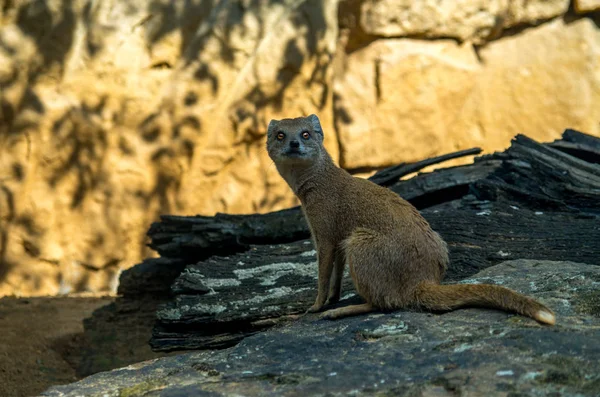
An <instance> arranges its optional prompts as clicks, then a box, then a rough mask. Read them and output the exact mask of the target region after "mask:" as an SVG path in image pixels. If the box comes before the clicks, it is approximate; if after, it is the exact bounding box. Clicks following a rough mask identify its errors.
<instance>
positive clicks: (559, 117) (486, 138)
mask: <svg viewBox="0 0 600 397" xmlns="http://www.w3.org/2000/svg"><path fill="white" fill-rule="evenodd" d="M418 3H419V4H421V5H420V6H417V5H413V4H412V3H410V4H409V2H406V1H402V2H391V1H380V2H375V1H367V0H352V1H343V2H341V3H340V6H339V7H338V2H337V1H335V0H331V1H329V0H328V1H317V0H285V1H273V0H264V1H255V0H243V1H233V0H225V1H219V2H217V1H215V0H191V1H185V2H173V1H167V0H152V1H150V2H136V1H108V2H107V1H100V2H97V1H91V0H77V1H73V0H48V1H25V0H18V1H2V2H0V295H5V294H11V293H16V294H46V293H49V294H55V293H66V292H70V291H109V290H110V291H115V289H116V284H117V280H118V276H119V274H120V272H121V271H122V270H123V269H125V268H128V267H129V266H131V265H133V264H134V263H138V262H139V261H140V260H141V259H142V258H144V257H146V256H148V255H150V254H151V253H150V252H149V251H148V250H147V249H146V247H145V246H144V242H145V238H144V235H143V233H144V231H145V230H147V227H148V225H149V224H150V223H151V222H152V221H153V220H155V219H156V218H157V216H158V215H159V214H165V213H170V214H181V215H189V214H198V213H200V214H203V215H212V214H214V213H215V212H228V213H254V212H268V211H272V210H278V209H282V208H286V207H289V206H291V205H293V204H294V203H296V201H295V199H294V197H293V195H292V193H291V192H290V191H289V189H288V188H287V186H286V185H285V183H284V182H283V180H282V179H281V178H280V177H279V176H278V175H277V173H276V171H275V167H274V166H273V165H272V163H271V161H270V160H269V159H268V157H267V155H266V153H265V151H264V132H265V126H266V124H267V123H268V121H269V119H270V118H273V117H274V118H280V117H286V116H296V115H298V114H308V113H312V112H315V113H317V114H318V115H319V116H320V118H321V121H322V123H323V124H324V127H325V130H326V139H327V142H326V145H327V146H328V149H329V150H330V151H331V152H332V153H333V155H334V157H337V153H338V151H339V149H341V151H342V155H343V156H342V158H341V160H342V161H341V163H342V165H343V166H345V167H349V168H353V169H357V170H361V169H369V168H373V167H375V168H377V167H383V166H386V165H390V164H395V163H398V162H401V161H414V160H416V159H421V158H425V157H428V156H430V155H436V154H441V153H446V152H449V151H453V150H455V149H461V148H466V147H473V146H477V145H480V146H482V147H483V148H484V149H485V150H486V151H490V150H496V149H501V148H502V147H505V146H507V145H508V142H509V139H510V137H512V136H514V135H515V134H516V133H526V134H528V135H530V136H532V137H534V138H537V139H546V138H555V137H558V135H559V134H560V132H561V131H562V130H563V129H565V128H568V127H573V128H578V129H581V130H584V131H586V132H588V133H591V134H594V135H598V134H600V129H599V128H600V127H599V126H598V123H597V121H598V119H599V115H598V112H599V110H598V109H600V107H599V106H597V104H598V102H599V99H598V90H599V87H600V83H599V82H598V76H597V72H596V71H597V70H598V56H597V53H598V51H599V49H598V42H599V39H598V35H599V33H598V32H599V29H598V27H597V24H595V23H594V21H595V20H596V19H597V16H596V15H595V14H575V13H573V12H572V11H566V10H567V5H568V2H567V1H565V0H547V1H541V0H535V1H533V0H530V1H508V0H494V1H490V2H481V1H475V2H467V1H463V0H455V1H450V0H444V1H441V2H436V4H437V3H439V6H440V7H439V8H438V7H436V8H432V7H431V4H433V3H434V2H430V1H424V2H418ZM591 3H592V2H590V1H585V2H584V1H577V2H576V3H575V7H574V8H575V9H576V10H578V11H579V12H584V11H585V10H590V9H592V8H593V5H591ZM415 4H417V3H416V2H415ZM403 5H404V8H403ZM438 10H439V11H438ZM409 22H410V23H411V24H412V25H410V26H409V25H407V24H408V23H409ZM567 22H568V23H567ZM531 26H537V27H535V28H529V27H531ZM339 27H342V29H341V33H340V29H339ZM365 29H366V30H367V31H366V32H365ZM386 32H391V33H389V34H391V35H392V36H393V38H386V37H384V36H386V35H388V33H386ZM416 36H418V37H421V38H423V37H431V38H432V39H433V40H432V41H428V40H419V41H415V40H411V39H409V38H407V37H411V38H414V37H416ZM447 39H452V40H454V39H459V41H460V40H465V41H464V42H463V44H461V45H459V44H456V43H455V41H449V40H447ZM471 43H477V48H476V49H473V48H472V46H471ZM557 49H560V51H557ZM334 91H335V93H334ZM334 94H335V95H334Z"/></svg>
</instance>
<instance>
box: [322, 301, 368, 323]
mask: <svg viewBox="0 0 600 397" xmlns="http://www.w3.org/2000/svg"><path fill="white" fill-rule="evenodd" d="M374 310H375V308H374V307H373V306H371V304H370V303H363V304H360V305H351V306H346V307H340V308H338V309H331V310H327V311H326V312H325V313H323V314H321V316H320V318H322V319H328V320H334V319H337V318H342V317H349V316H356V315H358V314H364V313H369V312H372V311H374Z"/></svg>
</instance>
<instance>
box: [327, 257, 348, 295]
mask: <svg viewBox="0 0 600 397" xmlns="http://www.w3.org/2000/svg"><path fill="white" fill-rule="evenodd" d="M345 264H346V262H345V258H344V254H343V253H342V252H341V251H339V250H338V251H337V252H336V254H335V261H334V262H333V273H332V275H331V282H330V284H329V295H328V296H327V302H325V305H329V304H333V303H337V302H339V300H340V295H341V293H342V277H343V276H344V265H345Z"/></svg>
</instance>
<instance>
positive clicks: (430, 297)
mask: <svg viewBox="0 0 600 397" xmlns="http://www.w3.org/2000/svg"><path fill="white" fill-rule="evenodd" d="M415 298H416V301H417V304H418V305H419V306H421V307H423V308H425V309H429V310H453V309H457V308H459V307H465V306H479V307H490V308H495V309H502V310H505V311H508V312H515V313H518V314H522V315H524V316H528V317H531V318H534V319H535V320H537V321H539V322H540V323H544V324H550V325H554V323H555V321H556V318H555V316H554V313H553V312H552V310H550V309H548V308H547V307H546V306H544V305H542V304H541V303H539V302H537V301H535V300H533V299H531V298H528V297H526V296H525V295H521V294H519V293H517V292H515V291H512V290H510V289H508V288H504V287H500V286H497V285H488V284H453V285H439V284H434V283H429V282H423V283H420V284H419V285H418V286H417V289H416V291H415Z"/></svg>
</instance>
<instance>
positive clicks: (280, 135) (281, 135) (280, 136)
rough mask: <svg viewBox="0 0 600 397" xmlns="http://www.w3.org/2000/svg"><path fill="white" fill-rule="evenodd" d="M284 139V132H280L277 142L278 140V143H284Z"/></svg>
mask: <svg viewBox="0 0 600 397" xmlns="http://www.w3.org/2000/svg"><path fill="white" fill-rule="evenodd" d="M283 138H285V134H284V133H283V131H279V132H278V133H277V140H278V141H282V140H283Z"/></svg>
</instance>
